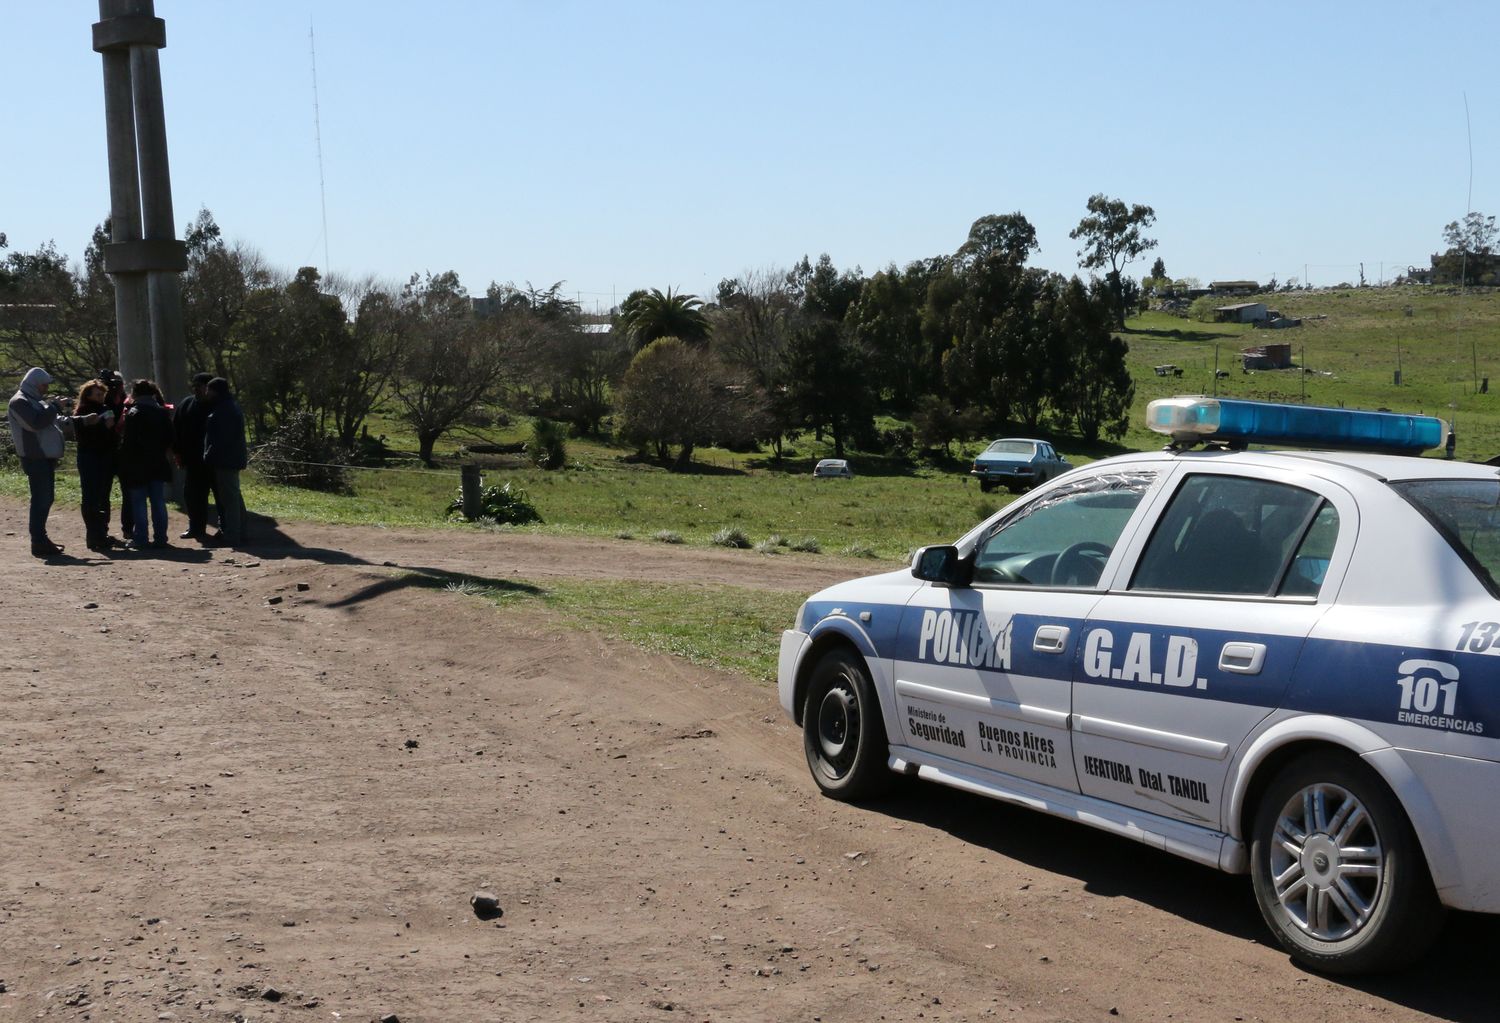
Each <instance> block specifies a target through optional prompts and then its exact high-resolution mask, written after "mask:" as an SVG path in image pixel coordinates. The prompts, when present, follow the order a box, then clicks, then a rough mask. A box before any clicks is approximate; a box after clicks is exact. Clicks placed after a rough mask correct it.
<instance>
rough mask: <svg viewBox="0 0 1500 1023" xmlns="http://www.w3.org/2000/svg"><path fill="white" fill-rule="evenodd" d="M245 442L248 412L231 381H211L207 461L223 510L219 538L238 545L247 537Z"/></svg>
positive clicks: (205, 428) (205, 429)
mask: <svg viewBox="0 0 1500 1023" xmlns="http://www.w3.org/2000/svg"><path fill="white" fill-rule="evenodd" d="M249 460H250V459H249V448H248V447H247V446H246V444H245V414H244V413H243V412H241V411H240V404H239V402H237V401H235V400H234V395H233V394H231V393H230V392H229V381H228V380H225V379H224V378H223V377H214V378H213V379H212V380H210V381H209V382H208V418H207V419H206V420H204V423H203V464H204V465H206V466H208V467H209V468H210V469H212V470H213V474H214V476H213V492H214V504H215V505H216V506H217V507H218V509H219V533H218V536H217V537H215V539H216V540H217V541H218V542H219V543H222V544H226V545H227V546H230V547H238V546H239V545H240V543H241V542H242V541H243V540H244V538H245V500H244V498H243V497H242V496H241V494H240V472H241V471H242V470H244V468H245V466H246V465H248V464H249Z"/></svg>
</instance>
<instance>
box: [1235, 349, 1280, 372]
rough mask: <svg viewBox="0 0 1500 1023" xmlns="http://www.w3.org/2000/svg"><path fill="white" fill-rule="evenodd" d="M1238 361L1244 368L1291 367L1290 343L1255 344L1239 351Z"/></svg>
mask: <svg viewBox="0 0 1500 1023" xmlns="http://www.w3.org/2000/svg"><path fill="white" fill-rule="evenodd" d="M1240 361H1241V363H1242V364H1243V365H1244V367H1245V368H1246V369H1291V368H1292V346H1291V345H1256V346H1255V347H1254V348H1245V349H1243V350H1241V351H1240Z"/></svg>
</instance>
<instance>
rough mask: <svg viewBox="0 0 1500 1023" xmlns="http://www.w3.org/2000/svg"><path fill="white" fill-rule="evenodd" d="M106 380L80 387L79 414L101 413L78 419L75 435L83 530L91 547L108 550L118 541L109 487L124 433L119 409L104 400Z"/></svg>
mask: <svg viewBox="0 0 1500 1023" xmlns="http://www.w3.org/2000/svg"><path fill="white" fill-rule="evenodd" d="M105 392H106V388H105V385H104V381H102V380H90V381H89V382H88V383H86V384H84V385H83V386H82V387H80V388H79V389H78V401H77V403H76V404H75V405H74V406H73V414H74V415H75V416H89V415H93V414H95V413H97V414H98V417H99V418H98V419H95V420H93V421H92V422H90V421H88V420H75V425H74V427H73V437H74V440H75V441H76V444H75V450H76V451H77V452H78V488H79V490H80V491H81V492H82V494H81V496H82V511H83V532H84V536H85V537H86V538H87V543H88V548H89V550H91V551H107V550H109V548H110V547H111V546H113V545H114V544H116V543H118V541H117V540H115V539H114V537H112V536H110V535H109V491H110V486H111V485H112V484H113V483H114V480H115V451H116V449H117V448H118V447H119V444H120V435H119V434H117V433H116V432H115V422H114V419H115V413H114V410H113V409H111V408H109V407H108V406H107V405H105V403H104V399H105Z"/></svg>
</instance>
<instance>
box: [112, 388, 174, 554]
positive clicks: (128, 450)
mask: <svg viewBox="0 0 1500 1023" xmlns="http://www.w3.org/2000/svg"><path fill="white" fill-rule="evenodd" d="M157 393H158V392H157V389H156V385H155V384H154V383H152V382H151V381H150V380H137V381H136V382H135V384H134V386H132V387H131V389H130V408H129V410H128V411H126V413H125V431H124V433H123V434H122V435H121V437H120V451H119V467H120V482H121V483H123V484H124V485H125V495H126V500H128V501H129V502H130V509H131V518H132V520H133V522H134V524H135V529H134V531H133V532H132V534H131V537H130V545H129V546H130V548H131V549H132V550H142V549H144V548H145V547H147V546H148V544H147V542H146V505H147V502H148V501H149V502H150V505H151V533H152V540H151V543H150V544H149V546H151V547H165V546H166V545H167V484H168V483H169V482H171V479H172V462H171V460H170V458H169V457H168V453H169V452H170V451H171V450H172V415H171V413H169V412H168V411H167V410H166V409H164V408H162V405H161V402H160V401H158V400H157V398H156V395H157Z"/></svg>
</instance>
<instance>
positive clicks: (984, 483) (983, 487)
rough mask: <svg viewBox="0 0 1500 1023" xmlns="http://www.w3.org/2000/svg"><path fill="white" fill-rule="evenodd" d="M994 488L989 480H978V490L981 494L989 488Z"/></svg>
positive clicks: (989, 489) (985, 492)
mask: <svg viewBox="0 0 1500 1023" xmlns="http://www.w3.org/2000/svg"><path fill="white" fill-rule="evenodd" d="M994 489H995V485H994V484H993V483H991V482H990V481H989V480H980V481H979V492H980V493H981V494H988V493H989V492H990V491H991V490H994Z"/></svg>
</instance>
